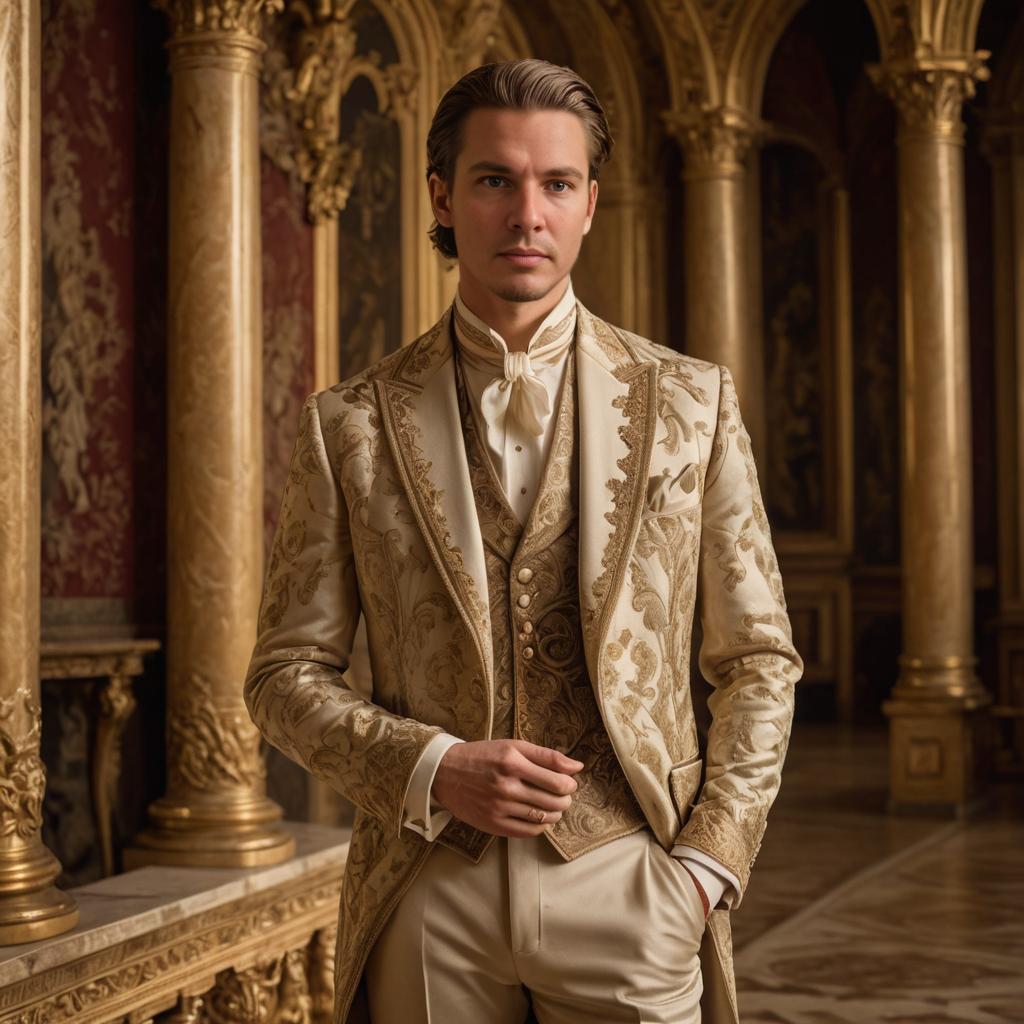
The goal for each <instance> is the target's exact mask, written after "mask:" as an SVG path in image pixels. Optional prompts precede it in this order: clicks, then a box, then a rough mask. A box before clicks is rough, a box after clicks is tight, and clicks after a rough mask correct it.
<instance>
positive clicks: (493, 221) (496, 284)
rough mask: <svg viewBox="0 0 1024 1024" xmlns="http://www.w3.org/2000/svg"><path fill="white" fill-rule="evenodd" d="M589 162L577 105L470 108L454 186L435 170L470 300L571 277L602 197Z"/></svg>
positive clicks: (521, 292) (444, 221)
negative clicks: (572, 107) (566, 108)
mask: <svg viewBox="0 0 1024 1024" xmlns="http://www.w3.org/2000/svg"><path fill="white" fill-rule="evenodd" d="M587 167H588V161H587V135H586V128H585V127H584V125H583V122H582V121H581V120H580V118H578V117H577V116H576V115H575V114H571V113H569V112H568V111H564V110H492V109H481V110H474V111H472V112H471V113H470V114H469V116H468V117H467V118H466V120H465V122H464V123H463V127H462V148H461V150H460V151H459V154H458V157H457V158H456V161H455V173H454V176H453V181H452V185H451V188H450V189H448V188H446V187H445V184H444V182H442V181H441V179H440V178H439V177H438V176H437V175H432V176H431V178H430V182H429V185H430V198H431V203H432V205H433V208H434V216H435V217H436V218H437V222H438V223H439V224H441V225H443V226H444V227H451V228H454V229H455V239H456V243H457V245H458V247H459V277H460V286H461V287H462V288H463V290H464V297H466V298H467V301H468V300H469V298H470V296H471V295H476V296H479V297H481V298H483V297H484V293H487V297H488V298H490V297H497V298H499V299H504V300H505V301H507V302H535V301H537V300H540V299H543V298H544V297H545V296H546V295H548V293H550V292H551V290H552V289H553V288H555V287H556V286H557V285H559V284H560V283H561V282H563V281H564V280H565V278H566V276H567V275H568V274H569V272H570V271H571V270H572V267H573V264H574V263H575V262H576V257H577V256H578V255H579V251H580V244H581V243H582V241H583V236H584V235H585V234H586V233H587V232H588V231H589V230H590V222H591V220H592V218H593V215H594V205H595V203H596V202H597V182H596V181H591V182H588V181H587ZM466 292H468V293H469V294H468V295H467V294H466Z"/></svg>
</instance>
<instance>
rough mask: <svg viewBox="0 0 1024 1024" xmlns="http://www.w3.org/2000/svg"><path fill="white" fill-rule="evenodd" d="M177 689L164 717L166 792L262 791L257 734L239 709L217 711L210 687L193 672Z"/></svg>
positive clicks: (261, 761)
mask: <svg viewBox="0 0 1024 1024" xmlns="http://www.w3.org/2000/svg"><path fill="white" fill-rule="evenodd" d="M181 690H182V691H183V696H182V697H181V698H179V699H178V700H177V701H176V704H175V706H174V707H172V708H169V709H168V714H167V745H168V755H169V756H168V765H169V768H168V771H169V773H170V776H171V777H170V779H169V785H168V789H169V791H170V792H172V793H173V792H181V791H182V788H191V789H195V790H200V791H201V792H210V793H214V794H216V793H217V792H219V791H222V790H223V789H224V788H233V787H235V786H251V787H257V786H259V787H262V786H263V783H264V780H265V778H266V767H265V765H264V763H263V758H262V757H261V756H260V735H259V733H258V732H256V731H255V730H254V729H253V728H252V722H251V721H250V719H249V716H248V715H247V714H246V713H245V711H244V709H243V710H241V711H239V710H238V709H237V708H234V707H228V708H222V707H218V706H217V704H216V702H215V701H214V699H213V690H212V688H211V687H210V685H209V684H208V683H207V682H206V681H204V680H202V679H200V678H199V677H198V676H196V675H194V674H193V675H192V676H191V678H190V679H189V681H188V684H187V685H186V686H183V687H181Z"/></svg>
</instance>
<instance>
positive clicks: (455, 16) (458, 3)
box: [434, 0, 503, 81]
mask: <svg viewBox="0 0 1024 1024" xmlns="http://www.w3.org/2000/svg"><path fill="white" fill-rule="evenodd" d="M502 7H503V0H438V2H437V3H435V5H434V9H435V11H436V12H437V19H438V21H439V22H440V25H441V38H442V39H444V40H445V43H444V61H445V64H446V65H447V67H448V72H449V76H450V78H451V80H452V81H454V80H455V79H457V78H459V77H461V76H462V75H463V74H465V73H466V72H467V71H469V70H470V69H471V68H474V67H476V66H477V65H478V64H480V63H481V62H482V61H483V59H484V56H485V54H486V53H487V51H488V50H489V49H491V47H493V46H494V44H495V42H496V41H497V38H498V35H499V19H500V17H501V13H502Z"/></svg>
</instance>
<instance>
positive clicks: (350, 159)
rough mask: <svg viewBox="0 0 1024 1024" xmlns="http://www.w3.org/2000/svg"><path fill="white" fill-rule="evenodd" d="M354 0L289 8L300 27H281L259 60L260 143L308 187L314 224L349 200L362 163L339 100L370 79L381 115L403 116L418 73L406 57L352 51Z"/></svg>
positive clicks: (266, 152) (297, 5)
mask: <svg viewBox="0 0 1024 1024" xmlns="http://www.w3.org/2000/svg"><path fill="white" fill-rule="evenodd" d="M354 3H355V0H333V3H323V4H320V5H319V6H317V7H316V8H315V9H314V8H313V7H312V6H311V5H309V4H306V3H297V4H294V5H293V6H292V7H291V8H289V14H290V15H291V16H292V22H293V24H294V21H295V20H298V22H299V25H300V27H299V29H298V31H297V32H288V30H287V28H282V30H281V31H280V33H278V34H277V35H276V36H275V37H274V38H273V39H272V40H271V43H270V47H269V52H268V54H267V57H266V60H265V62H264V68H265V70H264V73H263V81H264V85H265V87H266V88H265V89H264V98H263V113H262V119H261V130H260V143H261V147H262V150H263V152H264V153H265V154H266V155H267V157H268V158H269V159H270V160H271V161H273V163H274V164H275V165H276V166H277V167H279V168H280V169H281V170H282V171H284V173H285V174H287V175H289V176H290V177H292V178H293V179H295V180H297V181H298V182H299V183H301V184H302V185H304V186H306V190H307V191H306V209H307V214H308V216H309V219H310V220H311V221H312V222H313V223H314V224H319V223H323V222H324V221H326V220H329V219H331V218H333V217H336V216H337V215H338V213H340V212H341V211H342V210H343V209H345V206H346V204H347V203H348V197H349V195H350V193H351V191H352V187H353V185H354V183H355V179H356V176H357V174H358V173H359V169H360V167H361V165H362V160H363V150H362V147H360V146H359V145H358V143H355V142H353V141H352V140H348V139H341V138H340V137H339V133H340V127H339V118H340V111H341V101H342V100H343V99H344V97H345V94H346V93H347V92H348V90H349V88H350V87H351V85H352V83H353V82H354V81H355V79H356V78H358V77H360V76H363V77H365V78H367V79H368V80H369V81H370V83H371V84H372V85H373V88H374V90H375V92H376V94H377V102H378V106H379V109H380V111H381V113H382V114H386V115H390V116H392V117H395V118H401V117H403V116H405V115H406V114H407V113H408V111H409V110H410V105H411V103H412V101H413V96H414V94H415V89H416V83H417V80H418V75H417V73H416V71H415V69H414V68H411V67H409V66H407V65H404V64H390V65H387V66H382V64H381V58H380V55H379V54H377V53H368V54H358V53H356V41H357V36H356V25H355V22H354V21H353V20H352V19H351V18H350V14H351V10H352V7H353V5H354Z"/></svg>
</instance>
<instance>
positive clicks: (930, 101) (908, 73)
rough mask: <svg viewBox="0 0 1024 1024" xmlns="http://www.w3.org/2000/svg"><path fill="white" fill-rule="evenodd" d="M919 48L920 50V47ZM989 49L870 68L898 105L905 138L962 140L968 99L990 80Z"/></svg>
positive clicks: (880, 86) (901, 127) (876, 82)
mask: <svg viewBox="0 0 1024 1024" xmlns="http://www.w3.org/2000/svg"><path fill="white" fill-rule="evenodd" d="M919 49H920V48H919ZM989 56H990V54H989V52H988V51H987V50H978V51H976V52H975V53H973V54H964V55H960V56H953V57H937V58H936V57H931V56H920V55H918V56H914V57H912V58H909V59H905V60H904V59H901V60H894V61H888V62H886V63H884V64H874V65H871V66H870V67H868V69H867V70H868V74H869V75H870V76H871V80H872V81H873V82H874V83H875V85H876V86H878V88H879V89H881V90H882V91H883V92H884V93H885V94H886V95H887V96H889V97H890V98H891V99H892V101H893V102H894V103H895V104H896V109H897V111H898V112H899V116H900V130H901V133H902V134H903V135H906V134H907V133H911V134H926V135H928V136H943V137H947V138H951V139H954V140H957V141H962V139H963V135H964V124H963V120H962V117H961V112H962V110H963V104H964V101H965V100H968V99H970V98H971V97H972V96H973V95H974V92H975V88H976V85H977V83H978V82H983V81H985V80H986V79H988V77H989V69H988V68H987V67H985V61H986V60H987V59H988V57H989Z"/></svg>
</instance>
